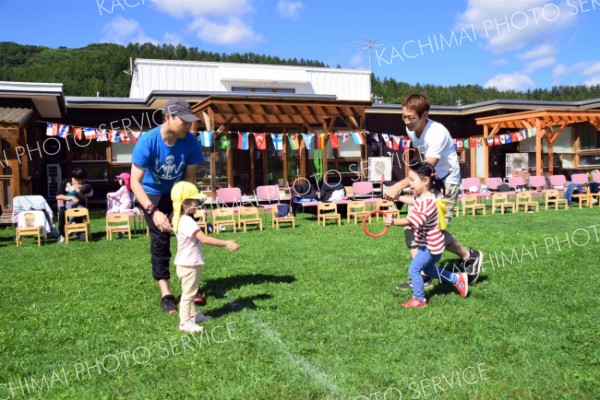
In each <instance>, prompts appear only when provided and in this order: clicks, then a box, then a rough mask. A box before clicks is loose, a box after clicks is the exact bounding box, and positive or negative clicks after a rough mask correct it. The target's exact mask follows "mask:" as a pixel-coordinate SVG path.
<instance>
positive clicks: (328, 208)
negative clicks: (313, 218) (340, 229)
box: [317, 203, 342, 226]
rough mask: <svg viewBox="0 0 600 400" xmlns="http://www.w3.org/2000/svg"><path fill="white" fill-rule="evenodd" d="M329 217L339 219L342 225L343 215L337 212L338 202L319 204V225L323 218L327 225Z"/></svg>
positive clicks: (339, 223) (338, 221)
mask: <svg viewBox="0 0 600 400" xmlns="http://www.w3.org/2000/svg"><path fill="white" fill-rule="evenodd" d="M328 219H332V220H334V221H336V220H337V223H338V225H342V216H341V215H340V214H339V213H338V212H337V204H335V203H319V205H318V206H317V225H320V223H321V220H323V226H325V225H326V224H327V220H328Z"/></svg>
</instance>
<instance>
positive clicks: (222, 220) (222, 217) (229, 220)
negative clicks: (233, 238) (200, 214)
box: [213, 207, 236, 233]
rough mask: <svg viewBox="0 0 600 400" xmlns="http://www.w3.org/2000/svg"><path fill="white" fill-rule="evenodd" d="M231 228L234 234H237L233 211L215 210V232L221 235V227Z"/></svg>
mask: <svg viewBox="0 0 600 400" xmlns="http://www.w3.org/2000/svg"><path fill="white" fill-rule="evenodd" d="M222 226H223V227H227V226H231V227H233V232H234V233H235V232H236V229H235V227H236V223H235V217H234V215H233V209H231V208H229V207H223V208H215V209H214V210H213V227H214V232H215V233H219V230H220V228H221V227H222Z"/></svg>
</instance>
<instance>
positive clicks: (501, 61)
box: [492, 58, 508, 67]
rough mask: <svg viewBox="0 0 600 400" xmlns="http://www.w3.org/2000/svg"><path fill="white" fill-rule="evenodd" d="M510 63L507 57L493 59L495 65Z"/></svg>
mask: <svg viewBox="0 0 600 400" xmlns="http://www.w3.org/2000/svg"><path fill="white" fill-rule="evenodd" d="M507 64H508V60H507V59H506V58H498V59H496V60H492V65H493V66H494V67H500V66H502V65H507Z"/></svg>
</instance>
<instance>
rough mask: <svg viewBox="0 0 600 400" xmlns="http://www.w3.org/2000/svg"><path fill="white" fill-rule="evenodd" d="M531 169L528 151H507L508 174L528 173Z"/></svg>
mask: <svg viewBox="0 0 600 400" xmlns="http://www.w3.org/2000/svg"><path fill="white" fill-rule="evenodd" d="M528 171H529V154H528V153H506V176H507V177H509V176H513V173H514V172H519V173H521V174H522V173H526V172H528Z"/></svg>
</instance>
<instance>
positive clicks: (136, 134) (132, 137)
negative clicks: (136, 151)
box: [131, 131, 142, 143]
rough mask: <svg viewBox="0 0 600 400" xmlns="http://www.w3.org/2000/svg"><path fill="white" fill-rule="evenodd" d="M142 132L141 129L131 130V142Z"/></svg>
mask: <svg viewBox="0 0 600 400" xmlns="http://www.w3.org/2000/svg"><path fill="white" fill-rule="evenodd" d="M141 134H142V131H131V142H132V143H137V141H138V138H139V137H140V135H141Z"/></svg>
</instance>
